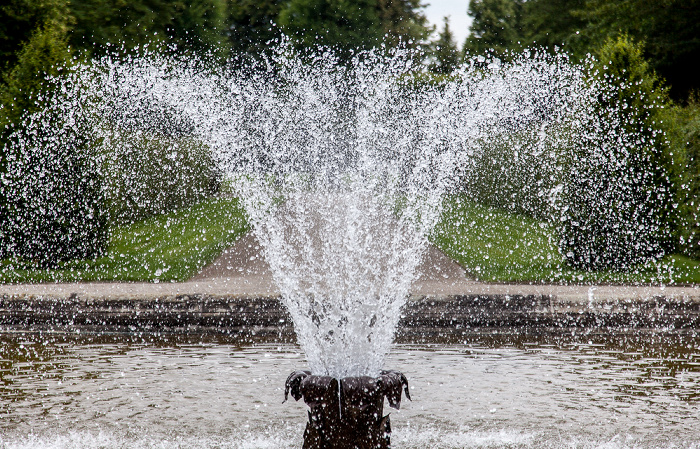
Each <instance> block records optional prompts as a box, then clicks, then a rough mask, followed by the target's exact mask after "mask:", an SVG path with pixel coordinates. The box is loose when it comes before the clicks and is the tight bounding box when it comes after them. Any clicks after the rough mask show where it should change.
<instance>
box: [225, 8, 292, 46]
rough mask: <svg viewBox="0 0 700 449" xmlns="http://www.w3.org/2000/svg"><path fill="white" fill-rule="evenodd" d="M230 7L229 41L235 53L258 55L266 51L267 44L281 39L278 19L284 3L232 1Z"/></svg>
mask: <svg viewBox="0 0 700 449" xmlns="http://www.w3.org/2000/svg"><path fill="white" fill-rule="evenodd" d="M229 5H230V6H229V12H228V14H229V16H228V24H229V30H230V32H229V40H230V44H231V48H232V49H233V50H234V52H241V53H247V54H250V55H256V54H259V53H262V52H263V50H265V48H266V47H267V42H269V41H272V40H275V39H279V37H280V31H281V30H280V28H279V27H278V26H277V17H278V16H279V14H280V11H281V10H282V7H283V5H284V3H283V2H281V1H279V0H231V1H230V2H229Z"/></svg>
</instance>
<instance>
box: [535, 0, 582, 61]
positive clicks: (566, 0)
mask: <svg viewBox="0 0 700 449" xmlns="http://www.w3.org/2000/svg"><path fill="white" fill-rule="evenodd" d="M585 3H586V0H529V1H526V2H525V4H524V11H523V19H522V26H523V30H522V34H523V39H524V40H525V41H526V42H527V43H533V42H534V43H535V45H542V46H545V47H548V48H550V49H554V48H555V47H561V48H563V49H564V50H565V51H568V52H569V53H573V54H577V55H581V54H585V53H586V51H587V49H588V46H587V42H586V41H585V40H584V39H583V35H581V33H580V30H582V29H584V28H585V26H586V22H585V20H583V19H582V18H581V17H580V15H579V14H578V12H579V11H580V10H581V9H582V8H584V7H585Z"/></svg>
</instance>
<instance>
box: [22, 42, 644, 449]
mask: <svg viewBox="0 0 700 449" xmlns="http://www.w3.org/2000/svg"><path fill="white" fill-rule="evenodd" d="M145 53H146V54H144V55H143V56H142V57H138V58H128V59H126V60H119V59H118V58H111V57H105V58H103V59H101V60H98V61H95V62H93V63H92V64H89V65H84V66H80V65H79V66H77V67H76V68H75V69H74V70H73V71H72V72H71V74H70V75H69V76H68V77H67V78H65V79H62V80H58V81H57V82H58V83H59V84H60V85H61V89H59V92H60V94H59V96H58V97H56V98H54V99H53V100H52V101H53V102H54V103H53V104H52V106H51V107H50V108H48V109H47V110H46V111H44V112H42V113H40V114H38V115H36V116H35V117H33V118H32V120H31V123H30V125H29V126H30V127H31V126H34V127H36V129H43V128H42V126H43V124H44V123H45V121H44V117H45V116H47V114H49V115H50V114H58V117H59V118H60V119H59V120H58V123H59V125H58V126H56V125H55V123H54V125H53V127H54V136H55V138H53V139H48V140H47V139H44V140H43V144H44V145H45V147H44V148H43V149H42V151H45V152H46V153H45V154H46V158H47V160H50V159H51V157H53V156H52V155H53V154H60V152H54V151H53V150H52V145H53V146H59V145H61V142H60V137H61V136H62V135H63V134H66V133H68V131H67V130H70V131H71V132H74V131H75V130H76V129H79V130H81V132H86V133H88V134H89V135H90V136H91V139H92V141H93V144H94V145H95V147H96V148H98V150H97V151H95V154H97V155H98V156H97V157H98V158H99V157H107V156H106V155H108V154H110V153H112V152H114V151H117V152H118V151H119V148H115V147H114V146H113V142H115V141H119V139H121V138H123V133H131V134H133V135H138V136H144V135H146V136H148V135H160V134H162V133H169V132H172V133H174V134H183V133H184V134H186V135H187V138H191V139H196V140H197V141H200V142H203V143H204V144H205V145H207V146H208V147H209V148H210V149H211V151H212V152H213V154H214V155H215V157H216V159H217V161H218V163H219V165H220V167H221V168H222V170H223V171H224V172H225V173H226V177H227V181H228V182H230V184H231V185H232V186H233V188H234V191H235V192H236V194H237V195H238V196H239V197H240V198H241V199H242V201H243V203H244V205H245V208H246V211H247V213H248V216H249V220H250V222H251V224H252V226H253V229H254V232H255V234H256V237H257V238H258V240H259V241H260V243H261V245H262V248H263V254H264V256H265V258H266V260H267V261H268V263H269V264H270V266H271V269H272V272H273V275H274V279H275V282H276V284H277V286H278V287H279V289H280V291H281V292H282V298H283V302H284V305H285V306H286V308H287V309H288V310H289V312H290V314H291V316H292V318H293V320H294V325H295V332H296V336H297V341H298V343H299V345H300V346H301V347H302V348H303V350H304V352H305V354H306V357H307V360H308V363H309V368H310V370H309V371H296V372H294V373H292V375H290V377H289V378H288V380H287V385H286V389H287V391H288V393H290V394H291V395H292V397H294V398H295V399H300V398H302V397H303V398H304V400H305V401H306V403H307V404H308V405H309V406H310V407H311V413H310V414H309V423H308V424H307V433H306V435H307V437H306V443H305V446H304V447H309V448H317V447H318V448H321V447H356V446H357V447H368V448H369V447H372V448H375V447H388V445H389V440H388V434H389V431H390V427H389V423H388V419H386V418H385V417H384V416H382V415H383V413H382V407H383V399H384V397H385V396H386V397H387V398H388V399H389V404H390V406H395V407H397V408H398V406H399V404H400V400H401V394H402V393H401V392H402V389H404V388H405V393H406V396H407V397H408V382H407V380H406V378H405V377H404V376H403V375H402V374H400V373H398V372H396V371H384V368H385V367H384V365H385V360H386V356H387V354H388V352H389V348H390V346H391V344H392V341H393V338H394V332H395V329H396V326H397V323H398V320H399V317H400V314H401V309H402V306H403V304H404V302H405V300H406V298H407V296H408V293H409V289H410V287H411V284H412V282H413V281H414V279H415V272H416V267H417V265H418V264H419V262H420V260H421V258H422V256H423V253H424V252H425V250H426V247H427V242H428V236H429V235H430V233H431V230H432V229H433V227H434V226H435V224H436V222H437V220H438V219H439V217H440V214H441V212H442V209H441V208H442V200H443V198H444V196H445V195H446V194H451V193H454V192H456V191H457V190H458V189H459V186H461V185H464V183H463V181H464V178H465V177H473V176H475V173H476V171H477V170H478V167H479V163H480V161H483V159H484V158H485V157H488V156H487V155H486V153H487V151H486V149H492V148H493V144H494V143H495V142H499V141H502V140H503V139H505V140H508V139H510V141H511V144H512V145H510V146H509V148H510V150H511V151H515V152H516V159H517V152H518V151H520V152H521V153H526V156H527V157H522V159H523V160H525V159H528V160H530V161H532V160H536V161H537V164H536V167H529V168H527V169H525V168H523V173H524V174H525V176H524V182H525V184H526V185H527V187H528V188H529V193H527V192H526V193H527V195H528V200H527V201H529V203H525V204H529V205H530V206H532V207H535V206H536V207H537V208H538V211H539V213H543V214H550V216H552V217H554V216H556V217H565V215H566V211H567V210H568V208H567V206H566V205H565V204H564V205H563V202H562V197H564V196H565V195H566V194H567V193H568V194H569V195H571V194H573V192H572V191H571V190H568V189H570V187H571V186H575V185H576V184H575V183H571V184H569V181H570V179H571V177H572V176H573V175H574V173H573V171H572V170H573V169H575V168H576V163H568V164H567V163H565V162H566V161H564V162H563V161H562V160H563V159H565V158H566V157H567V155H566V154H565V153H562V152H561V151H560V150H559V149H562V148H567V147H569V146H570V145H572V142H577V144H578V145H582V146H584V147H585V146H586V145H590V146H593V145H594V144H596V145H599V144H600V143H601V142H603V143H604V142H608V141H609V140H610V139H612V138H614V139H615V141H616V142H617V144H618V145H622V146H624V145H627V144H628V143H630V142H632V140H631V139H628V138H627V137H626V135H625V134H624V133H619V134H616V135H615V136H614V137H611V136H610V134H609V132H608V131H609V129H610V127H614V125H615V124H614V123H612V124H610V123H608V124H607V125H606V126H602V125H601V120H602V118H601V116H602V114H600V109H599V106H597V104H598V103H597V100H598V99H599V97H600V95H601V92H604V89H602V88H601V86H599V85H597V84H596V83H595V82H593V81H591V80H590V79H589V78H588V76H587V74H586V70H585V69H583V68H581V67H579V66H575V65H572V64H570V63H569V62H568V61H567V59H566V57H564V56H548V55H544V54H532V55H522V56H520V57H518V58H515V59H514V60H513V61H511V62H501V61H498V60H490V61H486V60H474V61H471V62H470V63H468V64H465V65H464V66H463V67H462V68H461V69H459V70H458V71H457V72H456V73H455V74H454V76H453V77H451V78H449V79H446V80H441V81H435V80H430V79H428V78H426V77H425V75H424V74H422V73H421V67H420V66H419V65H418V63H417V62H416V60H415V58H414V55H413V54H412V53H411V52H408V51H402V50H396V51H390V52H388V53H387V52H383V51H380V50H377V51H374V52H367V53H363V54H359V55H357V56H356V57H355V58H354V59H353V60H352V61H350V62H349V63H340V62H339V61H338V60H337V59H336V58H335V56H334V55H333V53H332V52H331V51H326V50H322V51H319V52H317V53H313V54H310V55H306V56H305V57H299V56H297V55H295V54H294V52H293V50H292V49H291V48H290V47H289V46H287V45H285V44H282V45H280V46H279V47H278V48H277V49H276V50H275V51H274V52H272V53H271V54H270V55H268V57H267V58H265V59H263V60H262V61H257V62H250V63H247V64H243V68H241V65H240V64H239V65H237V66H236V68H231V69H226V70H221V69H220V68H217V69H216V70H214V69H213V68H212V67H210V66H208V65H207V64H205V63H204V62H201V61H196V60H194V61H193V60H190V61H175V60H173V59H170V58H168V57H164V56H162V55H158V54H148V52H145ZM164 110H166V111H169V113H168V114H167V115H166V114H163V113H160V112H158V111H161V112H162V111H164ZM154 111H155V112H154ZM42 114H44V115H42ZM168 116H170V118H169V119H168V120H165V118H167V117H168ZM173 117H175V118H173ZM609 119H610V118H609V117H608V118H606V120H609ZM175 128H177V133H175V132H174V131H173V129H175ZM29 135H31V133H29ZM57 139H58V140H57ZM499 139H500V140H499ZM29 143H30V145H31V142H29ZM599 146H600V148H605V145H602V146H601V145H599ZM601 151H603V150H601ZM598 155H599V156H600V158H599V160H601V161H604V160H606V159H605V158H606V157H607V156H608V155H607V154H606V153H604V152H602V153H598ZM521 156H522V155H521ZM13 163H14V164H15V165H14V166H13V169H19V168H21V167H20V166H21V164H22V161H21V160H17V161H16V162H13ZM97 165H99V164H97ZM523 167H526V166H525V165H524V166H523ZM523 173H521V174H523ZM527 176H531V177H532V179H527ZM37 179H39V178H37ZM467 185H468V183H467ZM625 188H626V187H625V185H624V183H621V184H620V189H621V190H620V191H619V192H617V193H620V192H623V191H624V189H625ZM463 193H465V194H472V193H474V192H469V191H467V192H463ZM523 207H529V206H523ZM628 215H629V214H628ZM360 427H366V428H370V429H371V431H368V432H367V433H358V431H357V429H358V428H360Z"/></svg>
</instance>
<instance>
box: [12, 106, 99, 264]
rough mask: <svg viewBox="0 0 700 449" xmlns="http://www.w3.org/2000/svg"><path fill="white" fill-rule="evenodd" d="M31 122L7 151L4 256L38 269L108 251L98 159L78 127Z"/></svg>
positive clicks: (48, 118)
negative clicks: (27, 262)
mask: <svg viewBox="0 0 700 449" xmlns="http://www.w3.org/2000/svg"><path fill="white" fill-rule="evenodd" d="M33 119H34V122H33V123H31V124H30V125H29V126H27V127H26V128H22V129H20V130H18V131H17V132H15V133H13V134H12V135H11V136H10V137H9V139H8V141H7V144H6V146H5V149H6V151H7V171H6V173H4V174H3V175H2V177H1V179H0V181H2V185H1V186H0V191H1V193H2V197H3V199H4V202H5V207H6V210H7V219H6V220H4V221H3V225H2V229H3V234H4V237H5V238H4V250H5V253H6V255H12V256H16V257H20V258H23V259H26V260H28V261H32V262H33V263H34V264H35V265H36V266H37V267H51V266H55V265H56V264H57V263H58V262H61V261H65V260H70V259H84V258H95V257H97V256H99V255H101V254H103V253H104V251H105V250H106V245H107V237H108V235H107V220H106V216H105V214H104V208H103V204H104V198H103V191H102V182H101V181H102V180H101V176H100V159H99V158H95V156H94V154H93V153H92V151H91V149H92V148H93V147H94V146H93V145H92V144H91V142H89V141H88V140H87V139H86V138H85V137H84V136H86V135H88V134H86V133H84V132H81V130H80V127H79V126H76V124H75V123H72V124H70V125H67V124H66V122H65V121H63V120H62V119H61V118H59V117H56V116H53V115H50V114H45V115H39V114H36V115H34V116H33Z"/></svg>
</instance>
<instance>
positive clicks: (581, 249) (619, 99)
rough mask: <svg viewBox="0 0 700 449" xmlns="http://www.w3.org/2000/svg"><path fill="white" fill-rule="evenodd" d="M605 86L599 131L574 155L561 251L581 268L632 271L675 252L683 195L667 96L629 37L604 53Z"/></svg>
mask: <svg viewBox="0 0 700 449" xmlns="http://www.w3.org/2000/svg"><path fill="white" fill-rule="evenodd" d="M597 56H598V61H599V62H598V66H597V76H598V80H597V81H598V82H599V83H600V85H601V86H602V87H604V88H605V87H607V88H609V89H610V90H609V91H607V92H602V93H601V104H600V106H599V108H598V111H597V115H599V116H601V117H603V119H602V120H600V121H599V126H601V127H603V128H602V129H598V130H597V132H598V133H599V135H600V136H601V137H602V138H603V139H604V141H602V142H601V141H599V140H593V142H592V144H587V143H586V142H585V141H584V140H585V139H582V141H580V142H577V145H576V146H575V147H574V148H573V151H572V152H571V154H569V155H567V157H570V158H571V161H570V169H569V172H570V173H571V179H569V180H568V181H567V183H566V185H567V187H566V193H565V197H566V199H565V201H563V203H562V204H563V207H562V210H563V211H564V213H563V214H562V217H560V220H558V223H559V234H560V235H559V236H560V249H561V252H562V254H564V255H565V257H566V258H567V261H568V263H569V264H570V265H571V266H573V267H575V268H579V269H596V270H600V269H610V268H618V269H630V268H632V267H633V266H635V265H637V264H640V263H644V262H647V261H649V260H653V259H656V258H658V257H660V256H662V255H664V254H666V253H668V252H670V251H672V250H673V249H675V248H674V234H675V233H676V224H677V217H676V212H675V206H674V204H675V205H676V206H677V205H678V198H680V194H679V192H678V191H677V190H676V186H678V185H679V183H678V182H677V179H676V178H677V176H678V170H677V168H676V161H675V158H674V152H673V150H672V148H671V146H670V142H669V141H668V139H667V138H666V137H665V130H664V127H663V126H664V125H663V124H662V121H663V120H662V119H663V117H664V114H665V112H664V109H665V107H666V106H667V105H668V103H669V99H668V89H667V88H665V87H664V85H663V82H662V81H661V80H660V79H659V78H658V76H657V75H656V74H655V73H654V71H653V70H652V69H651V67H650V66H649V64H648V62H647V61H646V60H645V59H644V58H643V56H642V44H640V43H635V42H634V41H632V40H631V39H630V38H629V37H627V36H621V37H619V38H617V39H609V40H608V41H606V43H605V44H604V45H603V47H601V49H600V50H599V52H598V55H597Z"/></svg>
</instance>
